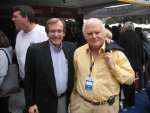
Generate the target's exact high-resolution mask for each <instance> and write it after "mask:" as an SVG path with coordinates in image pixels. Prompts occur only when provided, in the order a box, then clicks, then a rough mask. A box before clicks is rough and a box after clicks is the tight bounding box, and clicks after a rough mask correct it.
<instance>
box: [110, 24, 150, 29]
mask: <svg viewBox="0 0 150 113" xmlns="http://www.w3.org/2000/svg"><path fill="white" fill-rule="evenodd" d="M120 24H121V25H123V24H122V23H115V24H111V25H109V26H110V27H112V26H118V25H120ZM133 24H134V27H135V28H136V27H141V28H142V29H150V24H136V23H133Z"/></svg>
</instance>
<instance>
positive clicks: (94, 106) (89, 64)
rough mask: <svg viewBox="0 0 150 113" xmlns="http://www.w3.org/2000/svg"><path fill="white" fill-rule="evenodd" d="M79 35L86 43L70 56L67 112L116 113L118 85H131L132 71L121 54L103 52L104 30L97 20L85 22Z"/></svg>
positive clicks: (118, 52)
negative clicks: (72, 70) (71, 74)
mask: <svg viewBox="0 0 150 113" xmlns="http://www.w3.org/2000/svg"><path fill="white" fill-rule="evenodd" d="M83 34H84V37H85V39H86V41H87V44H85V45H83V46H81V47H79V48H78V49H76V50H75V53H74V68H75V83H74V84H75V85H74V89H73V92H72V95H71V103H70V110H71V111H70V113H118V112H119V93H120V84H132V83H133V81H134V78H135V77H134V71H133V69H132V68H131V66H130V63H129V61H128V59H127V58H126V56H125V55H124V53H123V52H122V51H120V50H117V49H112V50H110V51H106V48H107V47H106V43H105V38H106V36H105V27H104V25H103V23H102V21H101V20H100V19H98V18H90V19H88V20H87V21H86V22H85V23H84V25H83Z"/></svg>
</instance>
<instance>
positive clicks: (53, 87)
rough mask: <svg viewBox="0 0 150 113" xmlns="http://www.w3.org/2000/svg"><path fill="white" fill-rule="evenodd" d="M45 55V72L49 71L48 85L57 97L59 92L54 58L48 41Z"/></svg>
mask: <svg viewBox="0 0 150 113" xmlns="http://www.w3.org/2000/svg"><path fill="white" fill-rule="evenodd" d="M43 51H44V53H45V58H44V59H45V62H44V63H45V70H46V71H47V76H46V77H47V78H46V80H47V83H48V85H49V86H50V88H51V90H52V92H53V94H54V95H55V96H57V90H56V82H55V76H54V68H53V62H52V57H51V52H50V49H49V42H48V41H47V42H46V44H45V45H44V49H43Z"/></svg>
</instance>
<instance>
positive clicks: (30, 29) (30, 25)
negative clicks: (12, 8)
mask: <svg viewBox="0 0 150 113" xmlns="http://www.w3.org/2000/svg"><path fill="white" fill-rule="evenodd" d="M35 25H36V24H35V23H29V24H28V25H27V26H26V28H25V29H24V32H30V31H32V30H33V29H34V27H35Z"/></svg>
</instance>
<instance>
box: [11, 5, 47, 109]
mask: <svg viewBox="0 0 150 113" xmlns="http://www.w3.org/2000/svg"><path fill="white" fill-rule="evenodd" d="M12 12H13V14H12V21H13V22H14V24H15V27H16V29H17V30H19V32H18V34H17V37H16V45H15V53H16V57H17V62H18V64H19V77H20V79H21V82H20V85H21V87H22V88H24V77H25V72H24V65H25V57H26V52H27V49H28V47H29V46H30V45H31V44H33V43H39V42H43V41H46V40H48V38H47V35H46V32H45V27H44V26H42V25H39V24H37V23H36V17H35V12H34V10H33V8H32V7H30V6H26V5H18V6H15V7H14V8H13V11H12ZM22 90H23V89H22ZM23 98H24V97H22V99H23ZM22 104H24V105H22V106H25V103H22ZM23 111H24V110H23Z"/></svg>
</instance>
